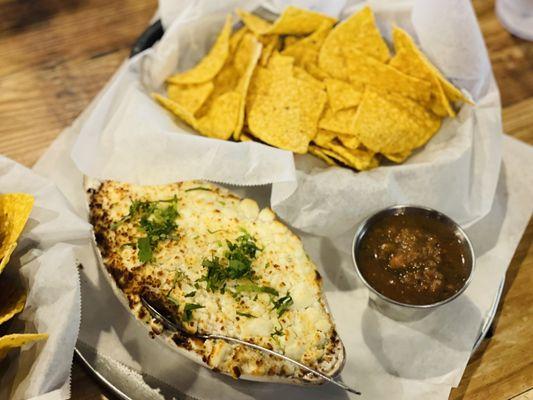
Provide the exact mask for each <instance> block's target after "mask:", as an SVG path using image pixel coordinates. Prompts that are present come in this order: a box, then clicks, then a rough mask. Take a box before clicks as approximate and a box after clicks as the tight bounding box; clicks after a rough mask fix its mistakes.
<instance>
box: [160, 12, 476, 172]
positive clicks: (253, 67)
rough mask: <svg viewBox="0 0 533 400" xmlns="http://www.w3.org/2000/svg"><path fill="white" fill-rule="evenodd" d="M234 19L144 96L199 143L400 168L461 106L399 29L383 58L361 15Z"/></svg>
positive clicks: (374, 31)
mask: <svg viewBox="0 0 533 400" xmlns="http://www.w3.org/2000/svg"><path fill="white" fill-rule="evenodd" d="M237 14H238V17H239V21H237V22H235V24H234V19H233V18H232V17H231V16H228V17H227V18H226V21H225V24H224V26H223V28H222V30H221V31H220V33H219V34H218V37H217V38H216V40H215V42H214V44H213V46H212V47H211V49H210V50H209V52H208V53H207V54H206V55H205V57H204V58H203V59H201V60H200V61H199V62H198V63H197V64H196V66H194V67H193V68H191V69H189V70H186V71H183V72H178V73H176V74H174V75H172V76H170V77H168V79H167V80H166V84H167V85H166V92H167V93H166V96H163V95H161V94H158V93H155V94H154V95H153V96H154V98H155V99H156V100H157V101H158V102H159V103H160V104H161V105H163V106H164V107H165V108H167V109H168V110H169V111H170V112H171V113H172V114H173V115H174V116H175V117H176V118H177V119H178V120H180V121H181V122H183V123H185V124H187V125H189V126H191V127H192V128H193V129H194V130H196V131H197V132H198V133H200V134H202V135H205V136H208V137H212V138H217V139H223V140H234V141H248V140H255V141H259V142H262V143H266V144H268V145H271V146H275V147H278V148H281V149H285V150H290V151H292V152H294V153H297V154H305V153H311V154H313V155H315V156H317V157H319V158H320V159H322V160H324V161H325V162H326V163H327V164H329V165H340V166H345V167H349V168H352V169H355V170H368V169H372V168H375V167H377V166H378V165H379V164H380V163H381V162H383V161H390V162H394V163H401V162H403V161H404V160H405V159H407V158H408V157H409V156H410V155H411V153H412V152H413V151H414V150H415V149H417V148H420V147H421V146H423V145H424V144H425V143H426V142H427V141H428V140H429V139H431V137H432V136H433V135H434V134H435V133H436V132H437V131H438V130H439V128H440V126H441V121H442V119H444V118H453V117H455V115H456V111H455V107H456V106H457V105H458V104H459V103H461V102H470V101H469V100H468V98H467V97H465V95H464V94H463V93H462V92H461V90H459V89H458V88H456V87H455V86H454V85H453V84H451V83H450V82H449V81H448V80H447V79H446V78H445V77H444V76H443V74H442V73H441V72H440V71H439V70H438V69H437V68H436V67H435V66H434V65H432V64H431V62H430V61H429V60H428V58H427V57H426V56H425V55H424V54H423V52H422V51H421V50H420V49H419V48H418V47H417V45H416V43H415V41H414V40H413V39H412V38H411V37H410V36H409V34H408V33H407V32H406V31H405V30H403V29H401V28H399V27H394V28H393V33H392V39H393V48H394V51H393V52H391V51H390V50H389V47H388V45H387V43H386V42H385V40H384V39H383V37H382V36H381V33H380V31H379V30H378V28H377V26H376V22H375V18H374V15H373V12H372V10H371V9H370V8H369V7H365V8H363V9H362V10H360V11H358V12H355V13H353V14H352V15H351V16H349V17H348V18H347V19H345V20H343V21H341V22H339V21H337V19H336V18H333V17H330V16H327V15H325V14H321V13H317V12H314V11H309V10H305V9H301V8H297V7H293V6H289V7H287V8H286V9H285V11H284V12H283V13H282V14H281V15H280V16H279V17H278V18H277V19H276V20H275V21H273V22H270V21H267V20H265V19H263V18H261V17H259V16H258V15H255V14H253V13H249V12H246V11H243V10H238V11H237Z"/></svg>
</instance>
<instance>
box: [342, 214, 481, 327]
mask: <svg viewBox="0 0 533 400" xmlns="http://www.w3.org/2000/svg"><path fill="white" fill-rule="evenodd" d="M352 256H353V262H354V265H355V270H356V272H357V275H358V276H359V278H360V279H361V280H362V281H363V283H364V284H365V285H366V286H367V287H368V289H369V290H370V302H371V304H372V305H373V306H375V307H376V308H377V309H378V310H379V311H381V312H382V313H383V314H385V315H387V316H389V317H391V318H393V319H397V320H411V319H419V318H422V317H424V316H425V315H426V314H427V313H428V312H430V311H431V310H433V309H435V308H436V307H438V306H440V305H443V304H446V303H448V302H450V301H452V300H453V299H455V298H457V297H458V296H459V295H460V294H461V293H462V292H464V290H465V289H466V287H467V286H468V284H469V283H470V279H471V277H472V272H473V269H474V263H475V256H474V250H473V248H472V244H471V242H470V240H469V239H468V237H467V235H466V233H465V232H464V231H463V229H461V227H460V226H459V225H458V224H457V223H456V222H454V221H453V220H452V219H451V218H449V217H447V216H446V215H444V214H442V213H440V212H438V211H436V210H433V209H430V208H427V207H420V206H407V205H398V206H392V207H389V208H386V209H384V210H381V211H379V212H377V213H376V214H374V215H372V216H370V217H369V218H367V219H366V220H365V221H363V223H362V224H361V225H360V226H359V228H358V230H357V232H356V234H355V238H354V242H353V247H352Z"/></svg>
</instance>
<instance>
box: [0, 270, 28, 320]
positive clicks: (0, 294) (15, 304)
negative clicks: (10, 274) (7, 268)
mask: <svg viewBox="0 0 533 400" xmlns="http://www.w3.org/2000/svg"><path fill="white" fill-rule="evenodd" d="M25 303H26V291H25V290H24V288H22V287H21V286H20V285H19V284H18V283H17V282H16V281H14V280H12V279H7V277H4V276H2V277H1V278H0V324H3V323H4V322H6V321H9V320H10V319H11V318H13V317H14V316H15V315H16V314H18V313H19V312H21V311H22V310H23V309H24V304H25Z"/></svg>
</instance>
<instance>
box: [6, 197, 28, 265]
mask: <svg viewBox="0 0 533 400" xmlns="http://www.w3.org/2000/svg"><path fill="white" fill-rule="evenodd" d="M33 203H34V199H33V196H32V195H29V194H26V193H11V194H2V195H0V273H1V272H2V271H3V269H4V268H5V266H6V265H7V263H8V262H9V258H10V257H11V254H12V253H13V251H14V250H15V248H16V247H17V240H18V238H19V236H20V234H21V233H22V230H23V229H24V226H25V225H26V221H27V220H28V217H29V216H30V213H31V210H32V208H33Z"/></svg>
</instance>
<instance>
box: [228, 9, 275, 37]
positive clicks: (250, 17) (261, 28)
mask: <svg viewBox="0 0 533 400" xmlns="http://www.w3.org/2000/svg"><path fill="white" fill-rule="evenodd" d="M236 13H237V15H238V16H239V17H240V19H241V20H242V22H243V23H244V25H245V26H246V27H247V28H248V29H249V30H251V31H252V32H253V33H255V34H256V35H258V36H259V35H264V34H265V33H267V32H268V31H269V30H270V28H271V27H272V24H271V23H270V22H268V21H267V20H264V19H263V18H261V17H258V16H257V15H255V14H252V13H249V12H248V11H245V10H240V9H239V10H237V11H236Z"/></svg>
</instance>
